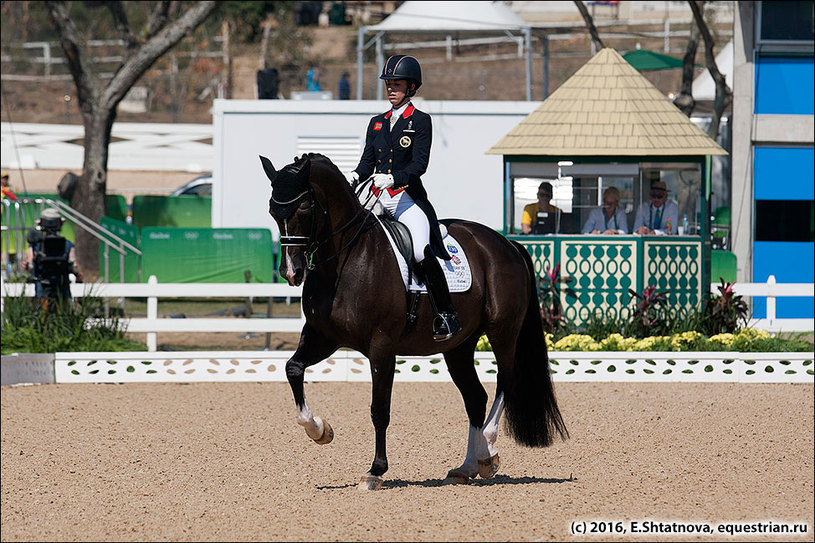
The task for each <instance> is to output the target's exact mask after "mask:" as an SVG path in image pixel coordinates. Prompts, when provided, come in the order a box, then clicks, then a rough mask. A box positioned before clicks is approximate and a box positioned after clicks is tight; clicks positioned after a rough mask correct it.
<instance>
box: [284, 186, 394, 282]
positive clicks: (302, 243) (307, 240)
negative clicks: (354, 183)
mask: <svg viewBox="0 0 815 543" xmlns="http://www.w3.org/2000/svg"><path fill="white" fill-rule="evenodd" d="M368 181H370V179H369V180H368ZM367 183H368V182H367V181H366V182H364V183H360V184H359V185H358V187H357V191H356V195H357V199H359V195H360V194H361V192H362V187H364V186H365V185H366V184H367ZM380 194H381V193H380ZM372 196H373V193H371V194H369V195H368V197H367V198H366V200H365V202H364V203H362V205H361V206H360V208H359V209H358V210H357V212H356V213H354V215H353V216H352V217H351V218H350V219H348V221H346V222H345V224H343V225H342V226H340V227H339V228H337V229H336V230H334V231H333V232H331V233H330V234H328V235H327V236H326V237H325V239H323V240H317V239H316V236H315V232H316V228H315V227H316V224H317V213H314V212H313V211H314V208H315V207H319V208H320V210H321V211H322V215H323V216H327V215H328V211H327V210H326V209H325V208H324V207H323V205H322V204H321V203H320V201H319V200H318V199H317V198H315V196H314V191H313V189H312V188H311V187H309V188H308V190H304V191H303V192H301V193H300V194H298V195H297V196H296V197H294V198H292V199H291V200H289V201H288V202H278V201H277V200H275V199H274V195H273V196H272V200H273V201H274V202H275V203H276V204H278V205H287V204H288V205H290V204H293V203H294V202H297V201H298V200H301V199H302V200H304V201H305V200H308V201H310V202H311V205H310V206H309V208H308V209H309V211H311V212H312V213H311V228H310V230H309V235H308V236H290V235H289V226H288V221H289V219H290V218H291V217H289V218H288V219H281V221H282V222H283V235H281V236H280V248H281V249H283V250H285V249H286V248H288V247H305V249H304V250H303V255H304V256H305V257H306V268H307V269H308V270H309V271H311V270H313V269H314V268H315V267H316V266H317V263H315V262H314V255H315V254H316V253H317V250H318V249H319V248H320V246H322V245H323V244H325V243H327V242H328V241H330V240H331V239H333V238H334V237H336V236H338V235H339V234H341V233H342V232H344V231H345V230H346V229H347V228H348V227H349V226H351V225H352V224H353V223H354V221H356V220H357V218H358V217H359V216H360V214H363V213H364V214H365V218H364V219H363V220H362V223H361V224H360V225H359V228H358V229H357V232H356V233H355V234H354V235H353V236H352V237H351V239H350V240H349V241H348V242H347V243H346V244H345V245H343V246H342V247H341V248H340V249H339V250H337V252H336V253H334V254H333V255H331V256H329V257H328V258H324V259H323V260H322V262H323V263H325V262H330V261H331V260H333V259H335V258H337V257H339V255H340V254H342V253H343V252H344V251H345V250H346V249H348V248H349V247H350V246H351V245H353V243H354V242H356V240H357V238H359V236H360V234H361V233H362V230H363V228H365V223H366V222H367V220H368V217H370V216H371V215H372V214H373V213H372V212H371V210H370V209H367V207H366V206H367V205H368V202H369V201H370V199H371V197H372ZM376 199H377V200H379V196H377V197H376Z"/></svg>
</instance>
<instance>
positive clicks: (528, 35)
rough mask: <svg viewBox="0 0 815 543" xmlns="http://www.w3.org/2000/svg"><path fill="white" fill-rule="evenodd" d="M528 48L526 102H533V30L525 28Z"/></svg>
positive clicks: (526, 46)
mask: <svg viewBox="0 0 815 543" xmlns="http://www.w3.org/2000/svg"><path fill="white" fill-rule="evenodd" d="M523 31H524V38H525V44H524V47H525V48H526V101H527V102H531V101H532V29H530V28H524V29H523Z"/></svg>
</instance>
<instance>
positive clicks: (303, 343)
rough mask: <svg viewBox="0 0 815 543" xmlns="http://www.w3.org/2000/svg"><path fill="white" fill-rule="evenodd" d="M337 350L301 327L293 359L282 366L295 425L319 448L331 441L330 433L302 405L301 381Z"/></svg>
mask: <svg viewBox="0 0 815 543" xmlns="http://www.w3.org/2000/svg"><path fill="white" fill-rule="evenodd" d="M336 350H337V348H336V346H334V345H333V344H332V343H331V342H330V341H328V340H326V339H325V338H323V337H322V335H321V334H318V333H317V332H315V331H314V329H313V328H311V327H310V326H309V325H308V324H306V325H305V326H304V327H303V332H302V333H301V334H300V344H299V345H298V346H297V350H296V351H295V352H294V355H293V356H292V357H291V358H290V359H289V361H288V362H286V378H287V379H288V381H289V386H290V387H291V391H292V395H293V396H294V404H295V406H296V407H297V424H299V425H300V426H302V427H303V428H305V430H306V435H308V437H310V438H311V439H313V440H314V441H315V442H317V443H318V444H320V445H325V444H327V443H331V440H332V439H334V430H333V429H332V428H331V425H330V424H328V422H326V421H324V420H322V419H321V418H320V417H315V416H314V415H313V414H312V413H311V409H310V408H309V406H308V403H306V395H305V391H304V389H303V377H304V375H305V373H306V368H307V367H309V366H313V365H314V364H317V363H318V362H320V361H321V360H323V359H325V358H328V357H329V356H331V354H333V353H334V351H336Z"/></svg>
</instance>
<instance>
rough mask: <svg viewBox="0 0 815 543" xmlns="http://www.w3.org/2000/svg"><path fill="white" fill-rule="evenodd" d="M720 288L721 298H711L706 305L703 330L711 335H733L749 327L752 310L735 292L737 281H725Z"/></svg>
mask: <svg viewBox="0 0 815 543" xmlns="http://www.w3.org/2000/svg"><path fill="white" fill-rule="evenodd" d="M721 281H722V284H721V285H719V286H718V289H719V296H711V297H710V299H709V300H708V301H707V303H705V309H704V313H703V319H702V322H701V325H702V328H703V330H704V331H705V332H706V333H707V334H709V335H715V334H723V333H731V334H732V333H733V332H735V331H736V330H738V329H739V328H740V327H742V326H746V325H747V320H748V317H749V315H750V308H749V307H748V306H747V302H745V301H744V300H743V299H742V297H741V296H737V295H736V293H735V292H734V291H733V285H734V284H735V281H733V282H731V283H726V282H725V281H724V279H722V280H721Z"/></svg>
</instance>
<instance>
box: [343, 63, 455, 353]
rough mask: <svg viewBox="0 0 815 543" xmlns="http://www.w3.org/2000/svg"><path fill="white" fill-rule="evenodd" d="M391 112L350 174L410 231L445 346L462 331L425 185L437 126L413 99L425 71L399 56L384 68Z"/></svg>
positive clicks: (379, 118)
mask: <svg viewBox="0 0 815 543" xmlns="http://www.w3.org/2000/svg"><path fill="white" fill-rule="evenodd" d="M379 79H382V80H384V82H385V83H384V84H385V88H386V90H387V93H388V101H389V102H390V103H391V109H390V110H389V111H387V112H385V113H382V114H380V115H376V116H374V117H373V118H371V120H370V122H369V123H368V130H367V133H366V136H365V149H364V150H363V152H362V158H361V159H360V161H359V164H358V165H357V167H356V168H355V169H354V170H352V171H351V172H349V173H347V174H346V178H347V179H348V182H349V183H351V185H352V186H354V187H356V185H357V184H358V183H359V181H360V179H362V180H367V179H369V178H371V177H372V178H373V184H372V186H371V190H372V191H373V192H374V193H375V194H376V195H377V196H378V197H379V202H380V203H381V204H382V205H383V206H384V207H385V209H387V210H388V211H389V212H390V213H391V214H392V215H393V216H394V218H396V220H398V221H399V222H401V223H402V224H404V225H406V226H407V227H408V230H410V235H411V238H412V239H413V258H414V260H415V262H416V270H417V272H418V276H419V277H420V278H421V279H423V280H424V282H425V284H426V285H427V292H428V294H429V295H430V303H431V305H432V307H433V312H434V315H435V318H434V319H433V339H435V340H436V341H444V340H446V339H450V338H451V337H452V336H453V334H455V333H456V332H458V331H459V330H461V325H460V324H459V322H458V316H457V314H456V310H455V308H454V307H453V303H452V300H451V299H450V291H449V289H448V288H447V281H446V279H445V277H444V273H443V272H442V270H441V266H440V265H439V262H438V260H436V257H438V258H441V259H443V260H450V255H449V254H448V253H447V250H446V249H445V247H444V243H443V242H442V238H441V231H440V230H439V225H438V219H437V218H436V212H435V210H434V209H433V206H432V205H431V204H430V201H429V200H428V198H427V191H426V190H425V188H424V186H423V185H422V178H421V176H422V174H424V173H425V171H426V170H427V165H428V162H429V161H430V144H431V142H432V140H433V125H432V123H431V120H430V115H428V114H427V113H425V112H423V111H419V110H418V109H416V107H415V106H414V105H413V103H412V102H411V100H410V98H411V97H412V96H414V95H415V94H416V91H417V90H418V89H419V87H420V86H421V85H422V68H421V66H420V65H419V61H417V60H416V59H415V58H413V57H411V56H406V55H394V56H392V57H390V58H389V59H388V61H387V62H386V63H385V65H384V66H383V67H382V75H380V76H379Z"/></svg>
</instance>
